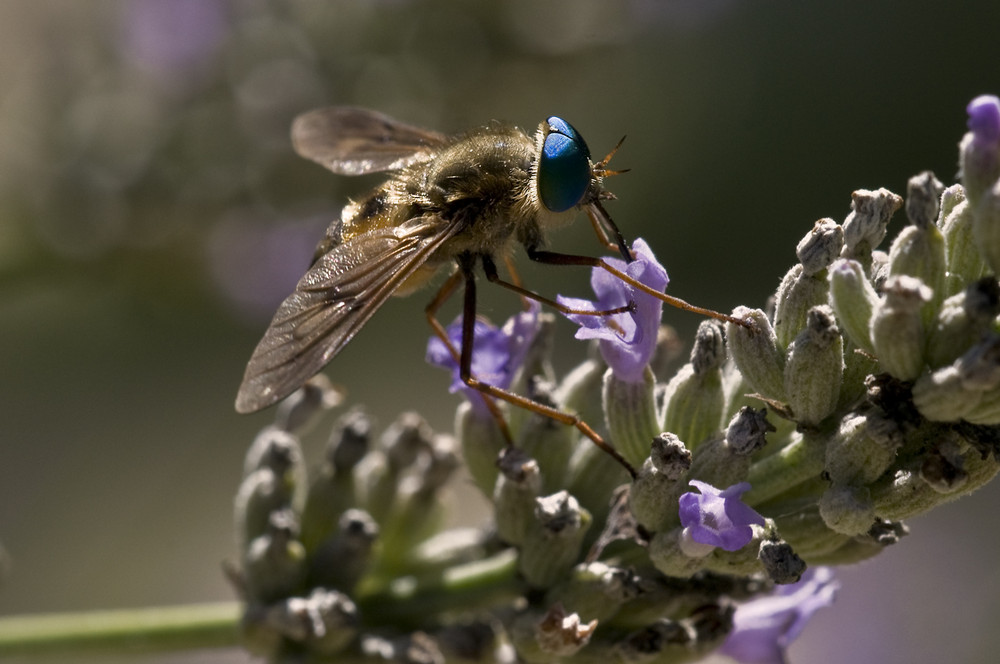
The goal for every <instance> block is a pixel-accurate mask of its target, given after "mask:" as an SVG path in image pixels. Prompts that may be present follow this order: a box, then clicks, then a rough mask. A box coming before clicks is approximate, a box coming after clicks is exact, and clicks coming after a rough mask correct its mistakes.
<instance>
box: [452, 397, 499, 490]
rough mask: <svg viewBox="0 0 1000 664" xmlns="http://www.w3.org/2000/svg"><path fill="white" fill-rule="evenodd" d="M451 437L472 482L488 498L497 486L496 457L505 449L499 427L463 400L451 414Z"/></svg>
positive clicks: (491, 419)
mask: <svg viewBox="0 0 1000 664" xmlns="http://www.w3.org/2000/svg"><path fill="white" fill-rule="evenodd" d="M455 437H456V438H458V441H459V445H460V446H461V448H462V458H463V459H465V467H466V468H467V469H468V471H469V475H471V476H472V481H473V483H474V484H475V485H476V486H477V487H479V490H480V491H482V492H483V493H484V494H485V495H487V496H492V495H493V487H494V486H495V485H496V483H497V473H498V471H497V457H498V456H499V455H500V451H501V450H503V449H504V448H505V447H507V441H506V440H505V439H504V436H503V432H501V431H500V427H499V426H497V423H496V421H495V420H494V419H493V418H492V417H490V418H484V417H482V416H480V415H479V414H477V413H476V411H475V410H473V408H472V406H471V405H470V404H469V402H467V401H463V402H462V404H461V405H460V406H459V407H458V410H457V411H456V412H455Z"/></svg>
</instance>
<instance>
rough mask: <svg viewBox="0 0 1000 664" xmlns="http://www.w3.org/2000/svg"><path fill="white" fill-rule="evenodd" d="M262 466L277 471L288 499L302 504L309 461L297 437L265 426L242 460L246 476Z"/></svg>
mask: <svg viewBox="0 0 1000 664" xmlns="http://www.w3.org/2000/svg"><path fill="white" fill-rule="evenodd" d="M261 468H267V469H270V470H272V471H274V474H275V475H276V476H277V477H278V478H280V480H281V481H282V482H283V483H284V485H285V488H286V490H287V491H288V494H289V497H290V498H289V499H290V500H291V501H292V502H293V503H294V504H295V505H299V504H301V501H302V498H303V494H304V492H305V488H306V464H305V460H304V458H303V456H302V446H301V445H300V444H299V439H298V437H296V436H294V435H292V434H290V433H288V432H287V431H282V430H281V429H278V428H277V427H274V426H269V427H265V428H264V429H262V430H261V431H260V433H259V434H257V437H256V438H254V441H253V443H251V444H250V449H248V450H247V454H246V457H245V458H244V460H243V476H244V477H247V476H249V475H250V474H251V473H253V472H254V471H256V470H259V469H261Z"/></svg>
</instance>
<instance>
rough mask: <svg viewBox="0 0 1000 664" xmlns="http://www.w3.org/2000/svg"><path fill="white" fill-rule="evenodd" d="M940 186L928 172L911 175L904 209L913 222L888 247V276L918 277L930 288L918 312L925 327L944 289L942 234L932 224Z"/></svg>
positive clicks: (935, 213) (928, 324) (932, 315)
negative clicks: (929, 293)
mask: <svg viewBox="0 0 1000 664" xmlns="http://www.w3.org/2000/svg"><path fill="white" fill-rule="evenodd" d="M942 189H943V187H942V186H941V183H940V182H938V181H937V179H936V178H935V177H934V174H933V173H931V172H930V171H928V172H926V173H923V174H921V175H917V176H914V177H913V178H910V182H909V185H908V198H907V203H906V212H907V214H908V215H910V220H911V222H912V225H910V226H907V227H906V228H904V229H903V230H902V231H901V232H900V233H899V235H897V236H896V239H895V240H894V241H893V243H892V248H891V249H890V250H889V275H890V276H895V275H909V276H911V277H917V278H918V279H920V280H921V281H922V282H923V283H924V285H925V286H927V287H928V288H930V289H931V299H930V300H929V301H928V302H927V303H926V304H924V306H923V308H922V313H921V315H922V316H923V321H924V325H925V327H929V326H930V325H931V321H932V320H933V319H934V316H935V315H936V313H937V309H938V307H939V306H940V304H941V300H943V299H944V291H945V247H944V235H942V234H941V230H940V229H939V228H938V227H937V226H935V225H934V223H933V220H934V217H935V216H936V215H937V210H938V198H939V196H940V195H941V191H942Z"/></svg>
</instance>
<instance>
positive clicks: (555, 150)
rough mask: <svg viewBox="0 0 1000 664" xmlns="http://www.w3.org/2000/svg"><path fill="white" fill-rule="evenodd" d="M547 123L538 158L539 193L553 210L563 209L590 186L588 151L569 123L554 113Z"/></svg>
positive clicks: (568, 207) (568, 206)
mask: <svg viewBox="0 0 1000 664" xmlns="http://www.w3.org/2000/svg"><path fill="white" fill-rule="evenodd" d="M546 122H547V123H548V125H549V133H548V134H547V135H546V136H545V141H544V142H543V143H542V154H541V155H539V157H538V196H539V197H540V198H541V199H542V205H544V206H545V207H546V208H547V209H549V210H551V211H552V212H565V211H566V210H568V209H570V208H571V207H573V206H575V205H576V204H578V203H579V202H580V200H581V199H582V198H583V195H584V194H585V193H586V191H587V187H589V186H590V150H588V149H587V144H586V143H584V141H583V137H582V136H580V134H578V133H577V132H576V129H573V126H572V125H570V123H568V122H566V121H565V120H563V119H562V118H557V117H556V116H554V115H553V116H552V117H550V118H549V119H548V120H546Z"/></svg>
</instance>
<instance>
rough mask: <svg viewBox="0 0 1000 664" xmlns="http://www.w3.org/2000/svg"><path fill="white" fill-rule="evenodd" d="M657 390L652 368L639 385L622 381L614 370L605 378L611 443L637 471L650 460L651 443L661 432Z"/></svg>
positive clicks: (605, 401)
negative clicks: (657, 407) (637, 468)
mask: <svg viewBox="0 0 1000 664" xmlns="http://www.w3.org/2000/svg"><path fill="white" fill-rule="evenodd" d="M655 388H656V381H655V379H654V378H653V372H652V371H651V370H650V369H649V367H646V370H645V372H644V373H643V379H642V380H641V381H638V382H635V383H632V382H629V381H624V380H621V379H619V378H618V377H616V376H615V373H614V372H613V371H612V370H611V369H608V370H607V372H606V373H605V374H604V413H605V417H606V418H607V424H608V432H609V433H610V435H611V443H612V444H613V445H614V446H615V449H616V450H618V452H619V454H621V455H622V456H623V457H624V458H625V460H626V461H628V462H629V463H630V464H632V466H633V467H634V466H638V465H640V464H641V463H642V462H643V460H644V459H645V458H646V457H647V456H649V443H650V441H651V440H652V439H653V438H654V437H655V436H656V435H657V434H659V433H660V431H661V429H660V424H659V422H658V420H657V417H656V399H655V398H654V390H655Z"/></svg>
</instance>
